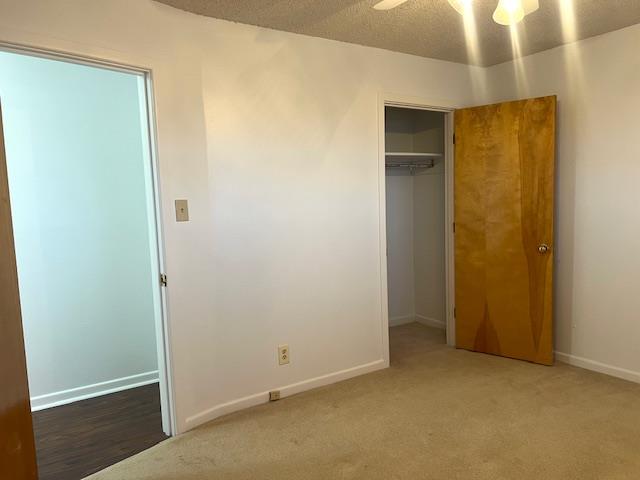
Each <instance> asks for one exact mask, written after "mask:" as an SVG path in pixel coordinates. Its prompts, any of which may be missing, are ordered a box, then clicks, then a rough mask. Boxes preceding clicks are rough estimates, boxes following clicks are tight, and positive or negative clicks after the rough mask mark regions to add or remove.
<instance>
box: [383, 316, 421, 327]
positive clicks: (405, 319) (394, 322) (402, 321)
mask: <svg viewBox="0 0 640 480" xmlns="http://www.w3.org/2000/svg"><path fill="white" fill-rule="evenodd" d="M415 321H416V316H415V315H404V316H402V317H390V318H389V326H390V327H398V326H400V325H406V324H407V323H413V322H415Z"/></svg>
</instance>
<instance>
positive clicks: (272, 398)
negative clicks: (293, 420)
mask: <svg viewBox="0 0 640 480" xmlns="http://www.w3.org/2000/svg"><path fill="white" fill-rule="evenodd" d="M276 400H280V390H273V391H271V392H269V401H270V402H275V401H276Z"/></svg>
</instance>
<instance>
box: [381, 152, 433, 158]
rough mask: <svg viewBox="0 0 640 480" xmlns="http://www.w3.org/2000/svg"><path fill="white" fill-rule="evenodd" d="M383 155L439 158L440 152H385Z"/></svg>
mask: <svg viewBox="0 0 640 480" xmlns="http://www.w3.org/2000/svg"><path fill="white" fill-rule="evenodd" d="M384 155H385V157H387V158H389V157H397V158H440V157H442V153H426V152H386V153H385V154H384Z"/></svg>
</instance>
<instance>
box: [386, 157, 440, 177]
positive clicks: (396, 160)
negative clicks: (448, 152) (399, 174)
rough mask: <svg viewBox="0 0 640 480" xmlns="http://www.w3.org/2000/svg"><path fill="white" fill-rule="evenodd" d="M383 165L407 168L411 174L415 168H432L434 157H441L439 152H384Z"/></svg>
mask: <svg viewBox="0 0 640 480" xmlns="http://www.w3.org/2000/svg"><path fill="white" fill-rule="evenodd" d="M385 157H386V160H385V166H386V167H391V168H408V169H409V171H410V172H411V174H412V175H413V173H414V172H415V170H416V169H417V168H433V167H434V165H435V160H436V158H441V157H442V154H441V153H426V152H386V153H385Z"/></svg>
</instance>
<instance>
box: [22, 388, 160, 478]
mask: <svg viewBox="0 0 640 480" xmlns="http://www.w3.org/2000/svg"><path fill="white" fill-rule="evenodd" d="M33 424H34V425H33V429H34V432H35V437H36V450H37V454H38V470H39V473H40V480H79V479H81V478H84V477H86V476H87V475H90V474H92V473H95V472H97V471H98V470H102V469H103V468H105V467H108V466H109V465H112V464H114V463H117V462H119V461H120V460H123V459H125V458H127V457H130V456H132V455H134V454H136V453H138V452H141V451H142V450H145V449H147V448H149V447H151V446H153V445H155V444H156V443H158V442H161V441H162V440H164V439H166V438H167V437H166V436H165V434H164V433H163V432H162V420H161V416H160V392H159V390H158V384H153V385H147V386H145V387H139V388H133V389H131V390H125V391H123V392H118V393H113V394H110V395H104V396H101V397H97V398H92V399H89V400H82V401H80V402H75V403H72V404H69V405H63V406H61V407H54V408H49V409H47V410H41V411H39V412H34V413H33Z"/></svg>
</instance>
